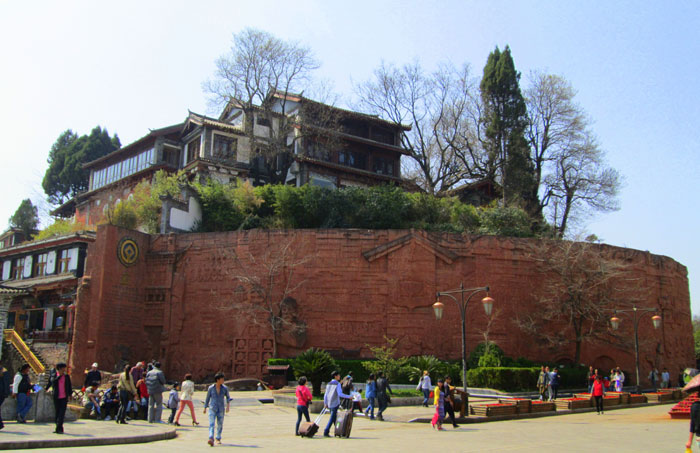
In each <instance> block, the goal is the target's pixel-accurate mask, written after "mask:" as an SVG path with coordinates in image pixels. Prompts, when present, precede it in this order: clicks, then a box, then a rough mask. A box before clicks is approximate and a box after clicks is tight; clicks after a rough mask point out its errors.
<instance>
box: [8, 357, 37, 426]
mask: <svg viewBox="0 0 700 453" xmlns="http://www.w3.org/2000/svg"><path fill="white" fill-rule="evenodd" d="M32 387H33V386H32V383H31V382H30V381H29V365H28V364H26V363H25V364H24V365H22V366H21V367H20V369H19V371H18V372H17V374H15V380H14V382H13V383H12V397H13V398H17V423H27V419H26V417H27V414H28V413H29V409H31V408H32V398H31V397H30V396H29V394H30V393H31V392H32Z"/></svg>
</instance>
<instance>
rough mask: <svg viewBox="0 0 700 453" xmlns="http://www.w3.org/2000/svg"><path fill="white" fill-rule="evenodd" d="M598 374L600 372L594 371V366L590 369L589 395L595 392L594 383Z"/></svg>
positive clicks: (587, 377) (588, 377)
mask: <svg viewBox="0 0 700 453" xmlns="http://www.w3.org/2000/svg"><path fill="white" fill-rule="evenodd" d="M597 374H598V370H595V371H593V365H591V366H589V367H588V374H587V375H586V385H588V393H591V392H592V391H593V382H594V381H595V377H596V375H597Z"/></svg>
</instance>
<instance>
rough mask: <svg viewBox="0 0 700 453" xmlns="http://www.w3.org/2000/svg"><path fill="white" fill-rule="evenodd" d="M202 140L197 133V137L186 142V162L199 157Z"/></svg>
mask: <svg viewBox="0 0 700 453" xmlns="http://www.w3.org/2000/svg"><path fill="white" fill-rule="evenodd" d="M201 142H202V140H201V139H200V136H199V135H198V136H197V138H195V139H194V140H192V141H191V142H189V143H188V144H187V163H188V164H189V163H190V162H192V161H193V160H195V159H196V158H198V157H199V147H200V146H201Z"/></svg>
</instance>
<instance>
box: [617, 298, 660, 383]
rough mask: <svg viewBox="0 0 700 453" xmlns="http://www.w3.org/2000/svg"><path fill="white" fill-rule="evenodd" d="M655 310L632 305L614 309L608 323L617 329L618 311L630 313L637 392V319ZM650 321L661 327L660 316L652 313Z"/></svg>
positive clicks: (618, 323)
mask: <svg viewBox="0 0 700 453" xmlns="http://www.w3.org/2000/svg"><path fill="white" fill-rule="evenodd" d="M656 311H657V310H656V309H655V308H638V307H637V306H636V305H633V306H632V308H629V309H623V310H614V314H613V317H612V318H610V325H611V326H612V328H613V330H617V329H618V328H619V327H620V321H621V320H620V318H618V317H617V314H618V313H621V314H631V316H632V322H633V325H634V365H635V371H636V373H637V393H639V320H640V319H642V317H644V315H645V314H647V313H655V312H656ZM651 323H652V325H653V326H654V329H657V330H658V329H659V327H661V316H659V315H654V316H652V317H651Z"/></svg>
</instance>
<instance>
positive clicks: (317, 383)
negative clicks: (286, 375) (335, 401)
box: [292, 348, 337, 396]
mask: <svg viewBox="0 0 700 453" xmlns="http://www.w3.org/2000/svg"><path fill="white" fill-rule="evenodd" d="M292 367H293V368H294V375H295V376H296V377H297V378H299V377H301V376H306V378H307V379H308V380H309V382H311V387H312V388H313V394H314V395H316V396H320V395H321V383H322V382H323V381H328V380H329V379H328V378H329V376H330V373H331V372H332V371H333V370H335V369H337V365H336V363H335V360H333V357H331V355H330V354H329V353H328V351H324V350H323V349H316V348H309V349H307V350H306V351H304V352H302V353H301V354H299V355H298V356H297V357H296V358H294V360H293V361H292Z"/></svg>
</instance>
